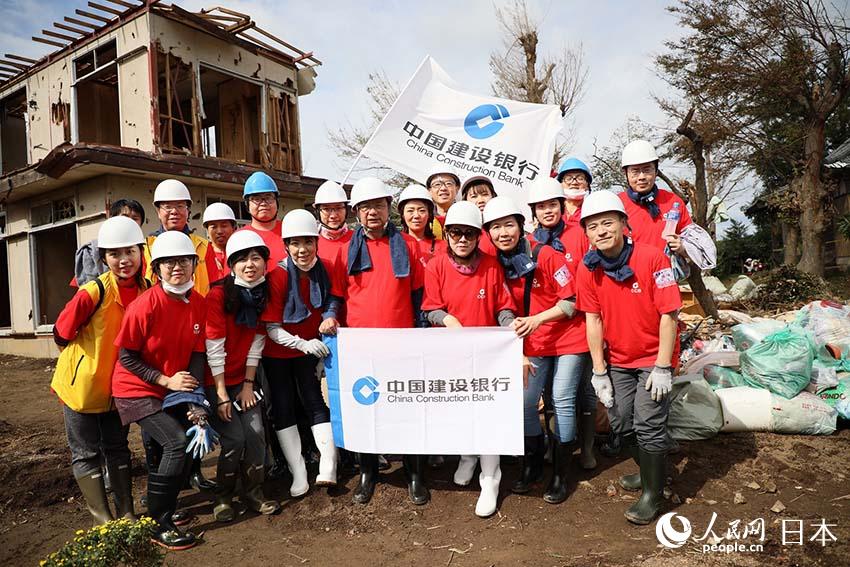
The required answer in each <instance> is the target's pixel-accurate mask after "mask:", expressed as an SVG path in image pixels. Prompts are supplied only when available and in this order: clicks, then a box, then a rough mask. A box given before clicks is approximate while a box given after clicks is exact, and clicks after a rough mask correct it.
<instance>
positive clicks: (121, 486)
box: [107, 460, 136, 522]
mask: <svg viewBox="0 0 850 567" xmlns="http://www.w3.org/2000/svg"><path fill="white" fill-rule="evenodd" d="M107 469H109V476H110V477H111V478H112V497H113V498H114V499H115V516H116V517H117V518H127V519H128V520H132V521H134V522H135V521H136V510H135V508H134V506H133V475H132V471H131V469H130V461H129V460H128V461H126V462H123V463H114V464H113V463H109V464H108V465H107Z"/></svg>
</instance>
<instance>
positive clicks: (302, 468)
mask: <svg viewBox="0 0 850 567" xmlns="http://www.w3.org/2000/svg"><path fill="white" fill-rule="evenodd" d="M275 433H276V434H277V440H278V441H279V442H280V448H281V449H283V456H284V457H286V464H287V465H288V466H289V474H291V475H292V486H290V487H289V494H291V495H292V497H293V498H298V497H299V496H304V495H305V494H307V491H308V490H310V484H309V483H308V482H307V464H306V463H305V462H304V456H303V455H301V437H300V436H299V435H298V426H297V425H293V426H292V427H287V428H286V429H281V430H279V431H275Z"/></svg>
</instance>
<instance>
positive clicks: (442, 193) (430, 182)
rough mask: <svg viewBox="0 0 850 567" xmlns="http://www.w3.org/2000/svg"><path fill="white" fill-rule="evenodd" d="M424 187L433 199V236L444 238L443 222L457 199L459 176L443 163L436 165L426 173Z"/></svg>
mask: <svg viewBox="0 0 850 567" xmlns="http://www.w3.org/2000/svg"><path fill="white" fill-rule="evenodd" d="M425 187H426V188H427V189H428V192H429V193H431V198H432V199H433V200H434V205H435V209H434V222H433V223H432V225H431V228H432V229H433V231H434V237H435V238H444V236H443V223H445V221H446V213H448V212H449V207H451V206H452V205H453V204H454V202H455V201H456V200H457V192H458V191H459V190H460V177H458V176H457V174H456V173H455V172H453V171H452V170H451V169H450V168H448V167H446V166H445V165H436V166H434V167H433V168H432V169H431V171H430V172H429V173H428V177H427V178H426V179H425Z"/></svg>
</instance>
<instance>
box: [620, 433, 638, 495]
mask: <svg viewBox="0 0 850 567" xmlns="http://www.w3.org/2000/svg"><path fill="white" fill-rule="evenodd" d="M622 447H623V450H624V451H625V452H626V454H627V455H630V456H631V457H632V459H634V461H635V464H636V465H637V466H638V467H640V460H639V459H638V448H637V437H636V436H635V434H634V432H633V431H632V432H630V433H626V434H625V435H623V441H622ZM619 484H620V487H621V488H622V489H623V490H628V491H630V492H637V491H638V490H640V489H641V484H640V473H635V474H624V475H623V476H621V477H620V480H619Z"/></svg>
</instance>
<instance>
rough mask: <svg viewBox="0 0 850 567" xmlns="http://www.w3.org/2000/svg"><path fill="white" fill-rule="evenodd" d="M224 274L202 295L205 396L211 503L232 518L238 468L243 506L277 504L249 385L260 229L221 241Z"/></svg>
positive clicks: (261, 304) (262, 250)
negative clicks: (214, 441) (269, 494)
mask: <svg viewBox="0 0 850 567" xmlns="http://www.w3.org/2000/svg"><path fill="white" fill-rule="evenodd" d="M226 252H227V267H228V269H229V272H230V273H229V274H228V275H226V276H225V277H224V278H222V279H220V280H219V281H217V282H216V283H214V284H213V286H212V288H211V289H210V292H209V294H208V295H207V325H206V346H207V364H208V367H207V373H206V378H205V385H206V390H207V398H208V399H209V400H212V401H214V403H215V405H216V411H215V413H214V415H213V418H212V422H213V428H214V429H215V430H216V431H217V432H218V433H219V435H220V436H221V452H220V453H219V458H218V472H217V476H216V484H217V485H218V488H217V493H216V502H215V508H214V509H213V515H214V516H215V519H216V520H217V521H219V522H229V521H231V520H233V517H234V513H233V505H232V503H233V494H234V492H235V490H236V481H237V479H238V478H239V475H240V473H241V476H242V489H243V491H244V495H245V496H244V498H245V502H244V504H246V505H247V506H248V508H250V509H251V510H253V511H255V512H258V513H260V514H274V513H276V512H277V511H279V510H280V504H278V502H276V501H274V500H267V499H266V498H265V496H264V495H263V476H264V468H263V459H264V457H265V454H266V437H265V431H264V429H263V417H262V413H261V411H262V410H261V406H260V404H259V403H258V402H259V400H260V393H259V392H257V391H255V387H254V384H255V382H254V380H255V377H256V375H257V365H258V364H259V362H260V358H261V357H262V354H263V347H264V346H265V343H266V336H265V333H263V332H262V330H260V329H258V322H259V317H260V314H261V313H262V311H263V309H264V308H265V305H266V302H267V296H268V285H267V284H266V262H267V261H268V258H269V249H268V247H266V245H265V244H264V243H263V239H262V238H260V235H259V234H257V233H255V232H251V231H240V232H237V233H236V234H234V235H233V236H232V237H231V238H230V240H228V241H227V250H226Z"/></svg>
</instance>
